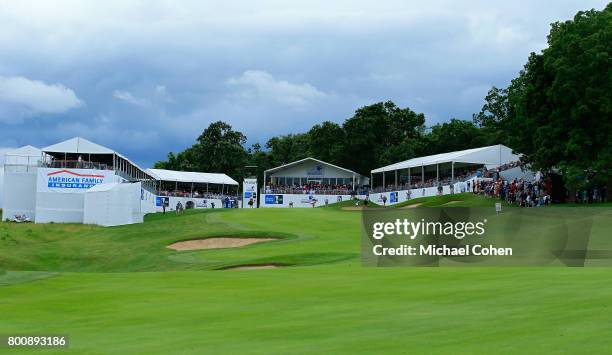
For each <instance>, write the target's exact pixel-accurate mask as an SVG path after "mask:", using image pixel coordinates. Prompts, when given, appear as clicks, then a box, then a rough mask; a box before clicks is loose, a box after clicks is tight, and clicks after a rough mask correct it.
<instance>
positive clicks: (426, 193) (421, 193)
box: [370, 179, 474, 206]
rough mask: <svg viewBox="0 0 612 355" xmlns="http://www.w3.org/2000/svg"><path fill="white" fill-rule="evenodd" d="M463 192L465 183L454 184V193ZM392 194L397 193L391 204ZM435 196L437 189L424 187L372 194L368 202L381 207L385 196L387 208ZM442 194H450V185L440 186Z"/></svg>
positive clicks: (471, 182)
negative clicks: (415, 199) (395, 199)
mask: <svg viewBox="0 0 612 355" xmlns="http://www.w3.org/2000/svg"><path fill="white" fill-rule="evenodd" d="M473 186H474V182H473V179H472V180H470V188H472V187H473ZM408 191H410V194H408ZM464 191H467V182H464V181H462V182H457V183H455V184H454V193H456V194H458V193H461V192H464ZM394 192H397V201H393V202H391V194H393V193H394ZM437 194H438V188H437V187H426V188H424V189H411V190H398V191H391V192H381V193H373V194H370V201H372V202H375V203H377V204H379V205H382V203H383V202H382V196H383V195H386V196H387V206H389V205H395V204H396V203H401V202H404V201H408V200H409V199H410V200H412V199H414V198H419V197H431V196H436V195H437ZM442 194H443V195H448V194H450V185H446V186H442Z"/></svg>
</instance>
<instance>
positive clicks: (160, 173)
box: [146, 169, 238, 197]
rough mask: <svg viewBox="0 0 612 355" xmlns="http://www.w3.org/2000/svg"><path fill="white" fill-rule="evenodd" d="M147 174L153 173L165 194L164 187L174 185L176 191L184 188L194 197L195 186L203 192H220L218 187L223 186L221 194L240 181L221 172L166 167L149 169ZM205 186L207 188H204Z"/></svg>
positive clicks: (159, 193) (160, 190) (159, 189)
mask: <svg viewBox="0 0 612 355" xmlns="http://www.w3.org/2000/svg"><path fill="white" fill-rule="evenodd" d="M146 172H147V174H149V175H151V176H152V177H153V178H154V179H155V180H157V183H158V186H157V193H158V195H160V196H161V195H163V193H162V192H163V188H164V187H166V188H168V187H174V190H175V191H178V190H179V188H183V189H184V190H185V191H184V192H187V191H189V195H190V196H189V197H194V196H193V193H194V188H201V189H202V192H204V191H205V192H206V193H210V192H219V191H218V187H219V186H220V187H221V191H220V192H221V194H223V193H224V191H225V188H226V186H227V188H228V190H229V187H230V186H236V188H237V187H238V182H237V181H236V180H234V179H232V178H231V177H229V176H227V175H225V174H220V173H200V172H193V171H175V170H166V169H147V170H146ZM209 185H213V186H212V187H213V189H212V190H211V189H209ZM204 187H205V190H204ZM187 189H188V190H187Z"/></svg>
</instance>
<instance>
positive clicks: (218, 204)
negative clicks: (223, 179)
mask: <svg viewBox="0 0 612 355" xmlns="http://www.w3.org/2000/svg"><path fill="white" fill-rule="evenodd" d="M168 198H169V199H170V205H169V206H168V207H166V212H168V211H174V210H176V204H177V203H178V202H179V201H180V202H181V203H182V204H183V208H187V202H189V201H192V202H193V203H194V205H195V208H196V209H201V208H212V203H214V204H215V208H223V201H221V200H219V199H210V198H195V197H174V196H170V197H168ZM205 201H206V203H204V202H205ZM163 210H164V209H163V207H162V206H155V212H163Z"/></svg>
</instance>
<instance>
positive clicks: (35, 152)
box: [5, 145, 42, 158]
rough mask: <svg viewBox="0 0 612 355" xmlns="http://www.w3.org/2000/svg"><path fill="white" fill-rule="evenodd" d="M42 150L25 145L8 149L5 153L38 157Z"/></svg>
mask: <svg viewBox="0 0 612 355" xmlns="http://www.w3.org/2000/svg"><path fill="white" fill-rule="evenodd" d="M41 154H42V151H41V150H40V149H38V148H36V147H33V146H31V145H26V146H23V147H21V148H17V149H13V150H9V151H8V152H6V153H5V155H11V156H16V157H37V158H40V156H41Z"/></svg>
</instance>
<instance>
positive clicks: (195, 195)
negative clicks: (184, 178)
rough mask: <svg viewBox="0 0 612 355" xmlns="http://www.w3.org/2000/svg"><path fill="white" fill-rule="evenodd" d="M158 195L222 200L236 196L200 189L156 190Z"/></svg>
mask: <svg viewBox="0 0 612 355" xmlns="http://www.w3.org/2000/svg"><path fill="white" fill-rule="evenodd" d="M157 195H158V196H172V197H189V198H203V199H208V200H212V199H217V200H223V199H225V198H226V197H229V198H237V196H236V195H231V194H222V193H213V192H209V193H206V192H200V191H193V193H192V192H191V191H184V190H172V191H164V190H162V191H158V192H157Z"/></svg>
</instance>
